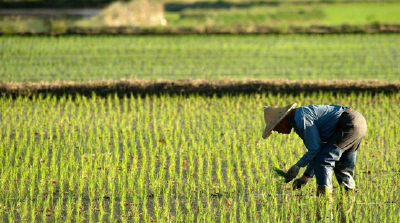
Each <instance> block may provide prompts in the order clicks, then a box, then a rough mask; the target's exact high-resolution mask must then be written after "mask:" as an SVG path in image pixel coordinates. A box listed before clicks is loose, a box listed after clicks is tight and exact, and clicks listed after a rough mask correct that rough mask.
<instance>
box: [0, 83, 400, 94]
mask: <svg viewBox="0 0 400 223" xmlns="http://www.w3.org/2000/svg"><path fill="white" fill-rule="evenodd" d="M398 91H400V82H398V81H396V82H389V81H381V80H332V81H289V80H288V81H286V80H217V81H207V80H178V81H168V80H158V81H147V80H119V81H115V80H110V81H93V82H83V83H82V82H51V83H50V82H41V83H0V95H1V96H14V97H15V96H19V95H21V96H32V95H38V94H41V95H76V94H80V95H92V94H93V93H95V94H96V95H98V96H107V95H110V94H117V95H121V96H122V95H131V94H132V95H146V94H149V95H152V94H156V95H160V94H182V95H190V94H199V95H224V94H254V93H272V94H277V93H288V94H299V93H312V92H334V93H336V92H337V93H338V92H341V93H353V92H354V93H363V92H371V93H394V92H398Z"/></svg>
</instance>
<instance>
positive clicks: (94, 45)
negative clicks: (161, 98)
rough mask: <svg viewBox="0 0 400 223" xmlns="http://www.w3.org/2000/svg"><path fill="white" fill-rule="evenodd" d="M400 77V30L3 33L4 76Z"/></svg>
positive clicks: (0, 73) (0, 61)
mask: <svg viewBox="0 0 400 223" xmlns="http://www.w3.org/2000/svg"><path fill="white" fill-rule="evenodd" d="M399 77H400V38H398V35H397V34H371V35H366V34H359V35H357V34H351V35H350V34H349V35H207V36H206V35H178V36H176V35H175V36H172V35H170V36H59V37H54V36H53V37H47V36H29V37H26V36H25V37H23V36H0V82H40V81H48V82H53V81H79V82H85V81H95V80H119V79H122V78H124V79H145V80H155V79H166V80H178V79H205V80H215V79H227V78H228V79H267V80H271V79H284V80H287V79H289V80H333V79H351V80H362V79H380V80H387V81H398V80H399Z"/></svg>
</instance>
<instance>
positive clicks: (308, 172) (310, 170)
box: [303, 160, 315, 178]
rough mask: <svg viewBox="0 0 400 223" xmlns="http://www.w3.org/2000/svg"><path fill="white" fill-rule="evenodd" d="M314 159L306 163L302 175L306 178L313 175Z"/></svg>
mask: <svg viewBox="0 0 400 223" xmlns="http://www.w3.org/2000/svg"><path fill="white" fill-rule="evenodd" d="M314 162H315V161H314V160H312V161H310V162H309V163H308V165H307V168H306V171H304V173H303V175H304V176H306V177H307V178H312V177H314Z"/></svg>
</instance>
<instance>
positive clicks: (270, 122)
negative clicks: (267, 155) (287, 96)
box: [262, 103, 297, 139]
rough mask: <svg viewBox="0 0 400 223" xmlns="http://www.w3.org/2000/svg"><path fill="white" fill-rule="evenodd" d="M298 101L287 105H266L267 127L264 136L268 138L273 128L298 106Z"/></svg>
mask: <svg viewBox="0 0 400 223" xmlns="http://www.w3.org/2000/svg"><path fill="white" fill-rule="evenodd" d="M296 105H297V104H296V103H293V104H291V105H288V106H286V107H276V106H264V107H263V108H264V121H265V124H266V127H265V129H264V132H263V136H262V137H263V138H264V139H266V138H268V136H270V135H271V133H272V130H273V129H274V128H275V126H277V125H278V124H279V122H281V121H282V119H283V118H285V117H286V116H287V115H288V114H289V112H290V111H291V110H293V109H294V108H295V107H296Z"/></svg>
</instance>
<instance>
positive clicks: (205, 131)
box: [0, 93, 400, 222]
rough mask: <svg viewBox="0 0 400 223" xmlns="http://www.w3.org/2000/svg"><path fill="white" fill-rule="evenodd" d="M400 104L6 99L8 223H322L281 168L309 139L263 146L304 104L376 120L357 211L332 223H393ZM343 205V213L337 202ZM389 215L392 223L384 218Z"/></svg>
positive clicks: (277, 139) (4, 200) (333, 99)
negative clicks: (267, 124) (272, 114)
mask: <svg viewBox="0 0 400 223" xmlns="http://www.w3.org/2000/svg"><path fill="white" fill-rule="evenodd" d="M399 98H400V96H399V94H394V95H375V96H372V95H368V94H367V95H354V94H351V95H336V96H335V95H333V94H325V93H323V94H311V95H299V96H290V95H275V96H273V95H269V96H264V95H252V96H235V97H230V96H224V97H222V98H217V97H212V98H205V97H200V96H191V97H178V96H162V97H149V96H147V97H144V98H140V97H129V98H128V97H124V98H122V99H119V98H117V97H115V96H110V97H107V98H98V97H96V96H93V97H91V98H87V97H82V96H78V97H77V98H76V99H74V100H72V99H71V98H68V97H62V98H60V99H55V98H52V97H46V98H42V97H35V98H33V99H27V98H22V97H20V98H17V99H15V100H12V99H10V98H2V99H0V100H2V103H1V125H2V128H1V129H0V132H1V141H0V146H1V150H0V155H1V156H0V157H1V159H2V160H1V162H0V174H1V175H0V176H1V178H0V180H1V185H0V190H1V191H3V192H4V193H1V195H0V198H1V199H0V201H1V203H0V205H1V206H0V208H1V210H0V215H1V218H2V219H4V220H8V221H15V220H28V221H29V220H30V221H33V220H50V219H51V220H61V219H71V220H72V221H115V220H116V219H122V220H123V221H136V222H138V221H145V222H148V221H165V222H168V221H194V220H199V221H209V222H214V221H258V219H259V218H262V219H265V220H266V221H292V220H293V221H301V222H309V221H314V220H316V219H317V215H316V210H317V209H318V208H321V207H320V206H319V205H318V204H317V203H316V198H315V181H314V180H312V181H311V182H310V183H309V185H308V186H307V187H306V188H304V189H303V190H302V191H296V192H293V191H291V187H290V185H285V184H283V182H282V180H281V179H280V178H276V177H275V176H274V172H273V169H272V168H273V167H274V166H279V167H281V168H282V169H287V168H288V167H290V165H291V164H293V163H294V162H296V161H297V159H298V158H299V157H300V156H301V155H302V154H303V153H304V152H305V149H304V146H303V145H302V142H301V140H300V139H299V138H298V137H297V136H295V135H294V134H291V135H289V136H287V135H276V134H274V135H273V136H272V137H271V138H270V139H269V140H262V139H261V132H262V128H263V125H264V124H263V121H262V120H263V119H262V106H263V105H272V104H275V105H286V104H288V103H291V102H298V103H299V104H300V105H308V104H310V103H317V104H324V103H337V104H344V105H352V106H353V105H354V106H353V107H354V108H355V109H356V110H358V111H360V112H361V113H362V114H364V116H365V117H366V119H367V120H368V125H369V128H368V134H367V136H366V138H365V142H364V144H363V146H362V148H361V149H360V151H359V157H358V162H357V176H356V177H357V178H356V179H357V183H358V193H357V196H356V197H355V201H353V203H350V204H349V205H350V206H351V207H352V209H353V210H354V211H353V213H352V214H348V213H344V214H343V213H342V212H343V211H342V212H341V211H340V208H333V209H334V210H333V211H332V212H331V214H332V215H333V217H334V218H339V217H341V216H344V215H346V216H351V217H357V219H361V218H364V217H365V218H367V219H378V220H383V221H396V220H398V215H396V214H395V213H398V211H399V209H398V194H399V193H398V192H399V190H398V187H396V185H397V184H398V182H399V180H400V179H399V175H398V174H397V173H398V171H399V168H398V166H399V165H398V164H399V163H398V162H399V161H398V159H397V158H398V156H399V153H398V151H397V150H396V149H395V148H396V145H398V143H399V142H398V139H396V137H395V135H397V133H398V132H399V128H398V127H397V126H398V121H397V120H394V119H393V117H395V116H396V114H397V113H398V107H393V106H392V105H393V104H394V103H395V102H396V101H398V100H399ZM336 191H340V190H339V189H338V188H337V190H336ZM336 198H337V200H336V201H335V202H337V204H340V200H339V198H341V195H340V193H338V194H337V195H336ZM364 206H365V207H367V208H362V207H364ZM331 209H332V208H331ZM342 209H343V208H342ZM326 210H327V209H326ZM381 210H383V211H384V213H387V214H386V215H377V213H378V212H379V211H381ZM324 211H325V210H321V211H320V212H319V213H320V214H321V213H324V216H325V217H328V215H329V213H328V212H324Z"/></svg>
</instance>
